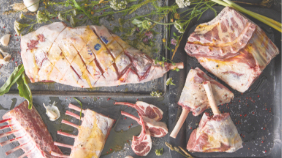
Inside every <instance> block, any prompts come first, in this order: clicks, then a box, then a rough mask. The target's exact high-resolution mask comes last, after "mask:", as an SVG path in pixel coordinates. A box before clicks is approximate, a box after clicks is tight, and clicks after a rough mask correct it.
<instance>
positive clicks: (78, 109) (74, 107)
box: [69, 104, 84, 113]
mask: <svg viewBox="0 0 282 158" xmlns="http://www.w3.org/2000/svg"><path fill="white" fill-rule="evenodd" d="M69 108H70V109H73V110H75V111H78V112H80V111H81V108H79V107H77V106H75V105H73V104H69ZM82 113H84V110H82Z"/></svg>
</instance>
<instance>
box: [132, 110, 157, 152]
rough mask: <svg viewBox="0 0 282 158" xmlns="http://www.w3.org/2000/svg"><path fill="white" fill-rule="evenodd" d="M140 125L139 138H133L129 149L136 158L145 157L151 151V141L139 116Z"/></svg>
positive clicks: (148, 132)
mask: <svg viewBox="0 0 282 158" xmlns="http://www.w3.org/2000/svg"><path fill="white" fill-rule="evenodd" d="M138 115H139V117H140V123H141V126H142V129H141V133H140V134H139V136H133V137H132V142H131V148H132V150H133V151H134V153H135V154H136V155H138V156H147V155H148V154H149V152H150V151H151V149H152V139H151V135H150V131H149V130H147V129H146V125H145V122H144V120H143V118H142V116H141V115H140V114H138Z"/></svg>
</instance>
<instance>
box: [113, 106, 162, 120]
mask: <svg viewBox="0 0 282 158" xmlns="http://www.w3.org/2000/svg"><path fill="white" fill-rule="evenodd" d="M115 105H127V106H129V107H132V108H134V109H136V110H137V111H138V112H139V113H140V115H141V116H146V117H148V118H150V119H154V120H156V121H160V120H161V119H162V118H163V111H162V110H161V109H160V108H158V107H156V106H155V105H152V104H148V103H145V102H142V101H137V102H136V103H135V104H132V103H127V102H115Z"/></svg>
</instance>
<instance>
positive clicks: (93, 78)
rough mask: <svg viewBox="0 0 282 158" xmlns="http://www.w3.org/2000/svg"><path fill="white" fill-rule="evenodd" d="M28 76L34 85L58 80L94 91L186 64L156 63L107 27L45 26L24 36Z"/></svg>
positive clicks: (144, 79)
mask: <svg viewBox="0 0 282 158" xmlns="http://www.w3.org/2000/svg"><path fill="white" fill-rule="evenodd" d="M21 56H22V61H23V65H24V67H25V73H26V75H27V76H28V77H29V79H30V81H31V82H32V83H34V82H45V81H54V82H58V83H61V84H66V85H70V86H74V87H81V88H91V87H102V86H117V85H122V84H130V83H142V82H148V81H151V80H154V79H157V78H160V77H162V76H163V75H164V74H165V73H166V72H167V71H169V70H171V69H176V68H180V69H181V68H183V63H177V64H175V65H172V64H169V63H155V61H154V60H153V59H151V58H150V57H148V56H147V55H145V54H144V53H142V52H141V51H139V50H137V49H134V48H132V47H131V46H129V45H128V44H127V43H125V42H124V41H123V40H121V39H120V38H119V37H118V36H117V35H114V34H112V33H110V32H109V31H108V29H107V28H105V27H104V26H95V25H91V26H80V27H76V28H70V27H67V26H66V25H65V24H64V23H63V22H55V23H52V24H50V25H46V26H42V27H40V28H39V29H38V30H36V31H34V32H31V33H29V34H27V35H24V36H22V37H21Z"/></svg>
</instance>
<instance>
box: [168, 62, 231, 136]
mask: <svg viewBox="0 0 282 158" xmlns="http://www.w3.org/2000/svg"><path fill="white" fill-rule="evenodd" d="M205 81H210V82H211V85H212V88H213V94H214V96H215V101H216V105H221V104H225V103H229V102H230V101H231V99H233V97H234V94H233V93H232V92H231V91H230V90H228V89H227V88H226V87H225V86H223V85H222V84H220V83H218V82H217V81H215V80H214V79H212V78H211V77H209V76H208V75H207V74H205V73H204V72H203V71H202V70H201V69H199V68H195V69H191V70H190V71H189V73H188V75H187V78H186V82H185V85H184V88H183V90H182V93H181V96H180V99H179V101H178V104H179V105H180V106H182V113H181V116H180V118H179V119H178V121H177V123H176V125H175V127H174V129H173V131H172V132H171V134H170V136H171V137H173V138H176V136H177V134H178V132H179V130H180V128H181V127H182V125H183V123H184V121H185V119H186V117H187V115H188V113H189V112H190V111H192V113H193V115H194V116H198V115H200V114H201V113H202V112H203V111H204V110H206V109H208V108H210V106H209V101H208V98H207V95H206V92H205V90H204V87H203V85H202V83H203V82H205Z"/></svg>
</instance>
